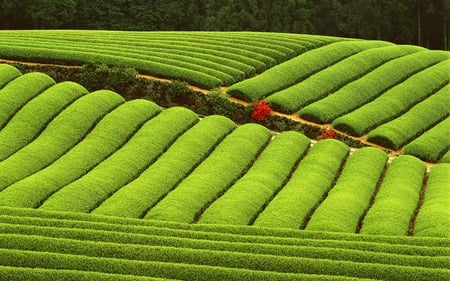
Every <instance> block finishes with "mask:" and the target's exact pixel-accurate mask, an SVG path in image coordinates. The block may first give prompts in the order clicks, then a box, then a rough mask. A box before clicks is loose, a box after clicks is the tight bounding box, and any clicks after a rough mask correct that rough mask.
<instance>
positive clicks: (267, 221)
mask: <svg viewBox="0 0 450 281" xmlns="http://www.w3.org/2000/svg"><path fill="white" fill-rule="evenodd" d="M348 152H349V147H348V146H346V145H345V144H343V143H341V142H339V141H336V140H332V139H329V140H323V141H319V142H317V143H315V144H314V145H313V147H312V149H311V150H310V151H308V153H307V154H306V156H305V157H304V159H302V160H301V162H300V163H299V164H298V166H297V168H296V169H295V171H294V172H293V173H292V175H291V177H290V178H289V181H288V182H287V183H286V184H285V186H284V187H283V189H281V190H280V192H279V193H278V194H277V195H276V196H275V198H273V199H272V201H271V202H270V203H269V204H268V205H267V207H266V208H265V209H264V210H263V211H262V212H261V214H259V216H258V217H257V218H256V220H255V222H254V225H256V226H265V227H267V226H270V227H283V228H293V229H298V228H303V227H304V225H305V223H306V222H307V220H308V219H309V215H310V214H311V212H312V211H313V210H314V208H316V207H317V205H318V204H319V203H320V202H321V200H322V198H323V197H324V196H325V194H326V192H327V191H328V190H329V189H330V188H331V185H332V183H333V181H334V179H335V178H336V176H337V175H338V173H339V169H340V167H341V165H342V163H343V162H344V160H345V158H346V156H347V154H348ZM300 202H301V204H299V203H300Z"/></svg>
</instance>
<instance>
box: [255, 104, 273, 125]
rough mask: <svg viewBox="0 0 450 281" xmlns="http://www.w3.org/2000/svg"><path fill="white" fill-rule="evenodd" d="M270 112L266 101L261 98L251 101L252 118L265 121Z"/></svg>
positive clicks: (270, 109)
mask: <svg viewBox="0 0 450 281" xmlns="http://www.w3.org/2000/svg"><path fill="white" fill-rule="evenodd" d="M271 112H272V108H270V105H269V103H268V102H267V101H265V100H261V101H257V102H255V103H253V111H252V118H253V119H254V120H256V121H265V120H266V119H267V116H269V115H270V113H271Z"/></svg>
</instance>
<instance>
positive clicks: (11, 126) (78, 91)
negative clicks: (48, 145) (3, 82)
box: [0, 82, 88, 161]
mask: <svg viewBox="0 0 450 281" xmlns="http://www.w3.org/2000/svg"><path fill="white" fill-rule="evenodd" d="M87 93H88V92H87V90H86V89H85V88H84V87H82V86H80V85H79V84H76V83H74V82H63V83H59V84H56V85H54V86H51V87H50V88H48V89H47V90H45V91H44V92H43V93H42V94H40V95H38V96H37V97H35V98H34V99H32V100H31V101H29V102H28V103H27V104H25V105H24V106H23V107H22V108H21V109H20V110H18V111H17V112H16V114H15V115H14V116H13V117H12V118H11V119H10V120H9V122H8V123H7V124H6V126H5V127H4V128H3V129H2V130H0V143H1V144H2V145H1V146H0V161H2V160H4V159H6V158H7V157H9V156H10V155H11V154H13V153H15V152H16V151H18V150H19V149H21V148H22V147H24V146H25V145H26V144H28V143H30V142H31V141H33V140H34V138H36V136H37V135H38V134H39V133H40V132H41V131H42V130H43V129H44V128H45V126H46V125H47V124H48V123H49V122H50V121H51V120H52V119H53V118H55V116H56V115H58V114H59V113H60V112H61V111H62V110H64V108H66V107H67V106H69V105H70V104H71V103H72V102H74V101H75V100H76V99H78V98H80V97H81V96H83V95H85V94H87ZM37 112H38V113H39V114H36V113H37Z"/></svg>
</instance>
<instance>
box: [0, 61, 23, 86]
mask: <svg viewBox="0 0 450 281" xmlns="http://www.w3.org/2000/svg"><path fill="white" fill-rule="evenodd" d="M21 75H22V73H21V72H20V71H19V70H18V69H17V68H15V67H14V66H11V65H9V64H3V63H0V89H1V88H3V87H4V86H5V85H7V84H8V83H9V82H11V81H13V80H14V79H16V78H18V77H19V76H21Z"/></svg>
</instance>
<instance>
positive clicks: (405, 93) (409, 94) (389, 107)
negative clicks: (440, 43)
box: [333, 60, 450, 136]
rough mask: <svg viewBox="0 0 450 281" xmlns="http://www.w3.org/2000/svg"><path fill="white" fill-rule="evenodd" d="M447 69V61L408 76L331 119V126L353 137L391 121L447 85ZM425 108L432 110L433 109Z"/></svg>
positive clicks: (448, 62) (448, 67) (448, 77)
mask: <svg viewBox="0 0 450 281" xmlns="http://www.w3.org/2000/svg"><path fill="white" fill-rule="evenodd" d="M448 69H450V60H446V61H443V62H440V63H438V64H436V65H434V66H431V67H429V68H427V69H425V70H423V71H421V72H419V73H417V74H414V75H412V76H411V77H409V78H408V79H407V80H405V81H404V82H403V83H401V84H398V85H396V86H395V87H393V88H391V89H389V90H388V91H386V92H384V93H383V94H382V95H381V96H379V97H377V98H376V99H374V100H373V101H371V102H369V103H367V104H365V105H363V106H361V107H359V108H358V109H356V110H354V111H352V112H350V113H348V114H346V115H343V116H341V117H339V118H337V119H335V120H334V121H333V127H334V128H336V129H338V130H341V131H345V132H346V133H349V134H351V135H353V136H361V135H363V134H365V133H367V132H368V131H369V130H371V129H373V128H374V127H377V126H379V125H381V124H383V123H386V122H389V121H391V120H393V119H394V118H396V117H398V116H399V115H401V114H403V113H405V112H407V111H408V110H409V109H410V108H411V107H413V106H414V105H416V104H417V103H419V102H421V101H423V100H425V99H426V98H427V97H429V96H432V95H433V94H434V93H435V92H437V91H438V90H439V89H440V88H442V87H443V86H445V85H446V84H448V83H449V82H450V75H449V74H448ZM447 94H448V92H447ZM429 111H434V108H430V109H429Z"/></svg>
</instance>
